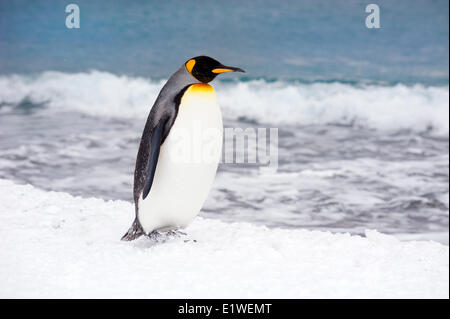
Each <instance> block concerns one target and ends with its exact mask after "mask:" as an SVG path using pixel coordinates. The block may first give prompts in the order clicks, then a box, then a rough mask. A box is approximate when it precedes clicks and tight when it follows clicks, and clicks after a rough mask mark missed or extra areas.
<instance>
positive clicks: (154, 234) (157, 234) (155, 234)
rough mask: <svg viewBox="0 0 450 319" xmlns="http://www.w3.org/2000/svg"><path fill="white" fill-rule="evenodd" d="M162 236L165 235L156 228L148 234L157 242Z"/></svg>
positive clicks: (149, 237) (148, 236)
mask: <svg viewBox="0 0 450 319" xmlns="http://www.w3.org/2000/svg"><path fill="white" fill-rule="evenodd" d="M162 237H163V235H162V234H161V233H160V232H158V231H156V230H154V231H152V232H151V233H150V234H148V235H147V238H148V239H151V240H153V241H155V242H159V241H160V239H161V238H162Z"/></svg>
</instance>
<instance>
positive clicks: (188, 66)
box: [186, 59, 195, 74]
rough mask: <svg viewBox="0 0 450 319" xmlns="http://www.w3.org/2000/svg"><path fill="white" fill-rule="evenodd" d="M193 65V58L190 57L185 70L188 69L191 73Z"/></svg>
mask: <svg viewBox="0 0 450 319" xmlns="http://www.w3.org/2000/svg"><path fill="white" fill-rule="evenodd" d="M194 65H195V59H190V60H189V61H187V62H186V70H188V72H189V73H191V74H192V69H193V68H194Z"/></svg>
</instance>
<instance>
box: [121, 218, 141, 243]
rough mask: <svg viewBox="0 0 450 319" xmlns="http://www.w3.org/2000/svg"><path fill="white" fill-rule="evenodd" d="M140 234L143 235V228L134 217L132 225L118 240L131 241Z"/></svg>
mask: <svg viewBox="0 0 450 319" xmlns="http://www.w3.org/2000/svg"><path fill="white" fill-rule="evenodd" d="M142 235H144V230H143V229H142V227H141V225H140V224H139V221H138V220H137V218H136V219H135V220H134V222H133V225H131V227H130V229H128V231H127V232H126V234H125V235H123V237H122V238H121V239H120V240H123V241H131V240H135V239H136V238H139V237H141V236H142Z"/></svg>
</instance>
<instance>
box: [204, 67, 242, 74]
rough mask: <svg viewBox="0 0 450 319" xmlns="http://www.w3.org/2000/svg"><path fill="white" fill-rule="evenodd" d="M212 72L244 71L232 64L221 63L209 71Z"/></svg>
mask: <svg viewBox="0 0 450 319" xmlns="http://www.w3.org/2000/svg"><path fill="white" fill-rule="evenodd" d="M211 72H212V73H216V74H219V73H226V72H243V73H245V71H244V70H242V69H241V68H236V67H234V66H226V65H221V66H220V67H218V68H215V69H213V70H212V71H211Z"/></svg>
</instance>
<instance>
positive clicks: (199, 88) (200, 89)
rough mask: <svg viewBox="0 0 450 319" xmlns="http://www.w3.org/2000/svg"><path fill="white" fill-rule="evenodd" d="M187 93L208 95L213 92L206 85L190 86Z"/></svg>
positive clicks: (210, 87) (211, 88) (209, 86)
mask: <svg viewBox="0 0 450 319" xmlns="http://www.w3.org/2000/svg"><path fill="white" fill-rule="evenodd" d="M189 91H190V92H192V93H209V92H214V89H213V87H212V86H211V85H209V84H206V83H199V84H193V85H191V86H190V88H189Z"/></svg>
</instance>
